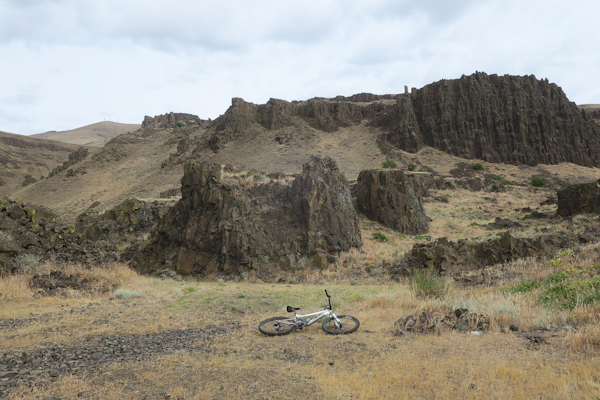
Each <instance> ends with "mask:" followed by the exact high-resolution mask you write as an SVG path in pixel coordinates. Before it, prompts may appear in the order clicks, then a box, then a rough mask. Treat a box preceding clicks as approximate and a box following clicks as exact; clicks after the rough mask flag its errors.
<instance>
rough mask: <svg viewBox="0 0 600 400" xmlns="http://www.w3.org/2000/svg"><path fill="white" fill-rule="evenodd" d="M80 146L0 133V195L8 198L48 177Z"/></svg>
mask: <svg viewBox="0 0 600 400" xmlns="http://www.w3.org/2000/svg"><path fill="white" fill-rule="evenodd" d="M79 147H80V146H78V145H74V144H67V143H59V142H55V141H52V140H47V139H39V138H32V137H28V136H22V135H15V134H12V133H6V132H0V194H1V195H7V194H9V193H12V192H14V191H15V190H17V189H19V188H21V187H23V186H25V185H29V184H31V183H33V182H35V181H36V180H39V179H40V178H41V177H42V176H47V175H48V173H49V172H50V171H52V169H54V168H55V167H57V166H59V165H61V164H62V163H63V162H65V161H66V160H67V158H68V157H69V154H70V153H71V152H72V151H75V150H77V149H78V148H79Z"/></svg>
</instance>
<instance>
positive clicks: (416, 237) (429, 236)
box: [415, 235, 431, 240]
mask: <svg viewBox="0 0 600 400" xmlns="http://www.w3.org/2000/svg"><path fill="white" fill-rule="evenodd" d="M415 240H431V235H417V236H415Z"/></svg>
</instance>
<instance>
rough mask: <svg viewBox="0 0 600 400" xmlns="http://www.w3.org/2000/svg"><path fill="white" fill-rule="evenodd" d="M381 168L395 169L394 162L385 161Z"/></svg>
mask: <svg viewBox="0 0 600 400" xmlns="http://www.w3.org/2000/svg"><path fill="white" fill-rule="evenodd" d="M383 168H396V162H395V161H393V160H387V161H386V162H384V163H383Z"/></svg>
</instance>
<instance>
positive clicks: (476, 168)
mask: <svg viewBox="0 0 600 400" xmlns="http://www.w3.org/2000/svg"><path fill="white" fill-rule="evenodd" d="M473 169H475V170H477V171H484V170H485V168H484V167H483V164H481V163H480V162H478V163H475V164H473Z"/></svg>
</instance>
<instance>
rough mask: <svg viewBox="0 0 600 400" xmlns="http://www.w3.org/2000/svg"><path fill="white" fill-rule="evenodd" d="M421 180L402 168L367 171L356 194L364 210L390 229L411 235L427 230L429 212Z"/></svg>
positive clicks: (368, 215)
mask: <svg viewBox="0 0 600 400" xmlns="http://www.w3.org/2000/svg"><path fill="white" fill-rule="evenodd" d="M426 191H427V189H425V188H424V186H423V185H422V184H421V182H420V181H419V179H418V178H417V177H415V176H413V175H407V174H405V173H404V172H403V171H399V170H385V171H383V170H376V169H373V170H366V171H361V173H360V174H359V175H358V181H357V183H356V186H355V188H354V191H353V194H354V195H355V196H356V203H357V206H358V209H359V210H360V212H362V213H363V214H365V215H366V216H367V217H368V218H369V219H371V220H375V221H379V222H381V223H382V224H384V225H385V226H387V227H388V228H391V229H394V230H396V231H398V232H402V233H406V234H409V235H416V234H420V233H426V232H427V230H428V223H427V215H425V210H424V208H423V201H422V196H423V194H424V193H426Z"/></svg>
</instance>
